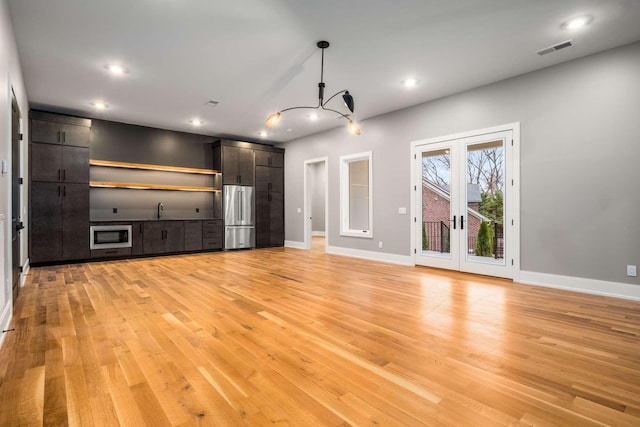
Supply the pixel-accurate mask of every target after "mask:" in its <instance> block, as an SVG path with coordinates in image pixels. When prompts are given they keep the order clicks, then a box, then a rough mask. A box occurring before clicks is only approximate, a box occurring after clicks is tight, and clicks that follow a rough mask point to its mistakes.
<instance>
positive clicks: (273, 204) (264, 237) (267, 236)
mask: <svg viewBox="0 0 640 427" xmlns="http://www.w3.org/2000/svg"><path fill="white" fill-rule="evenodd" d="M258 212H259V213H258ZM283 245H284V195H283V194H282V193H271V192H268V191H256V246H257V247H258V248H264V247H270V246H283Z"/></svg>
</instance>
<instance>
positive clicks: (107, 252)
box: [91, 248, 131, 258]
mask: <svg viewBox="0 0 640 427" xmlns="http://www.w3.org/2000/svg"><path fill="white" fill-rule="evenodd" d="M129 255H131V248H113V249H92V250H91V258H110V257H125V256H129Z"/></svg>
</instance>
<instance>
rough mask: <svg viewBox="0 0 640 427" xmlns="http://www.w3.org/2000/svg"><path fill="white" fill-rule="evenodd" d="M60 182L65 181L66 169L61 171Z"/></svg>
mask: <svg viewBox="0 0 640 427" xmlns="http://www.w3.org/2000/svg"><path fill="white" fill-rule="evenodd" d="M62 180H63V181H66V180H67V170H66V169H62Z"/></svg>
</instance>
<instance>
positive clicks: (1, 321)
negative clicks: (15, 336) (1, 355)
mask: <svg viewBox="0 0 640 427" xmlns="http://www.w3.org/2000/svg"><path fill="white" fill-rule="evenodd" d="M9 298H11V295H9ZM12 306H13V304H12V303H11V301H7V304H6V305H5V306H4V308H3V309H2V313H0V331H4V330H5V329H9V324H10V323H11V313H12V311H13V310H12ZM8 333H9V332H6V333H1V332H0V348H2V343H3V342H4V338H5V337H6V336H7V334H8Z"/></svg>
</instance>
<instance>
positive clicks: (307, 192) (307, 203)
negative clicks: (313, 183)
mask: <svg viewBox="0 0 640 427" xmlns="http://www.w3.org/2000/svg"><path fill="white" fill-rule="evenodd" d="M318 163H324V183H325V187H324V188H325V191H324V230H325V239H324V247H325V250H326V248H327V245H328V244H329V185H328V184H329V158H328V157H318V158H316V159H310V160H305V161H304V208H303V210H304V212H303V215H304V216H303V222H304V249H311V228H312V227H311V226H312V223H311V198H312V196H313V194H312V193H311V189H310V188H309V179H308V175H309V170H310V168H311V166H312V165H317V164H318Z"/></svg>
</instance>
